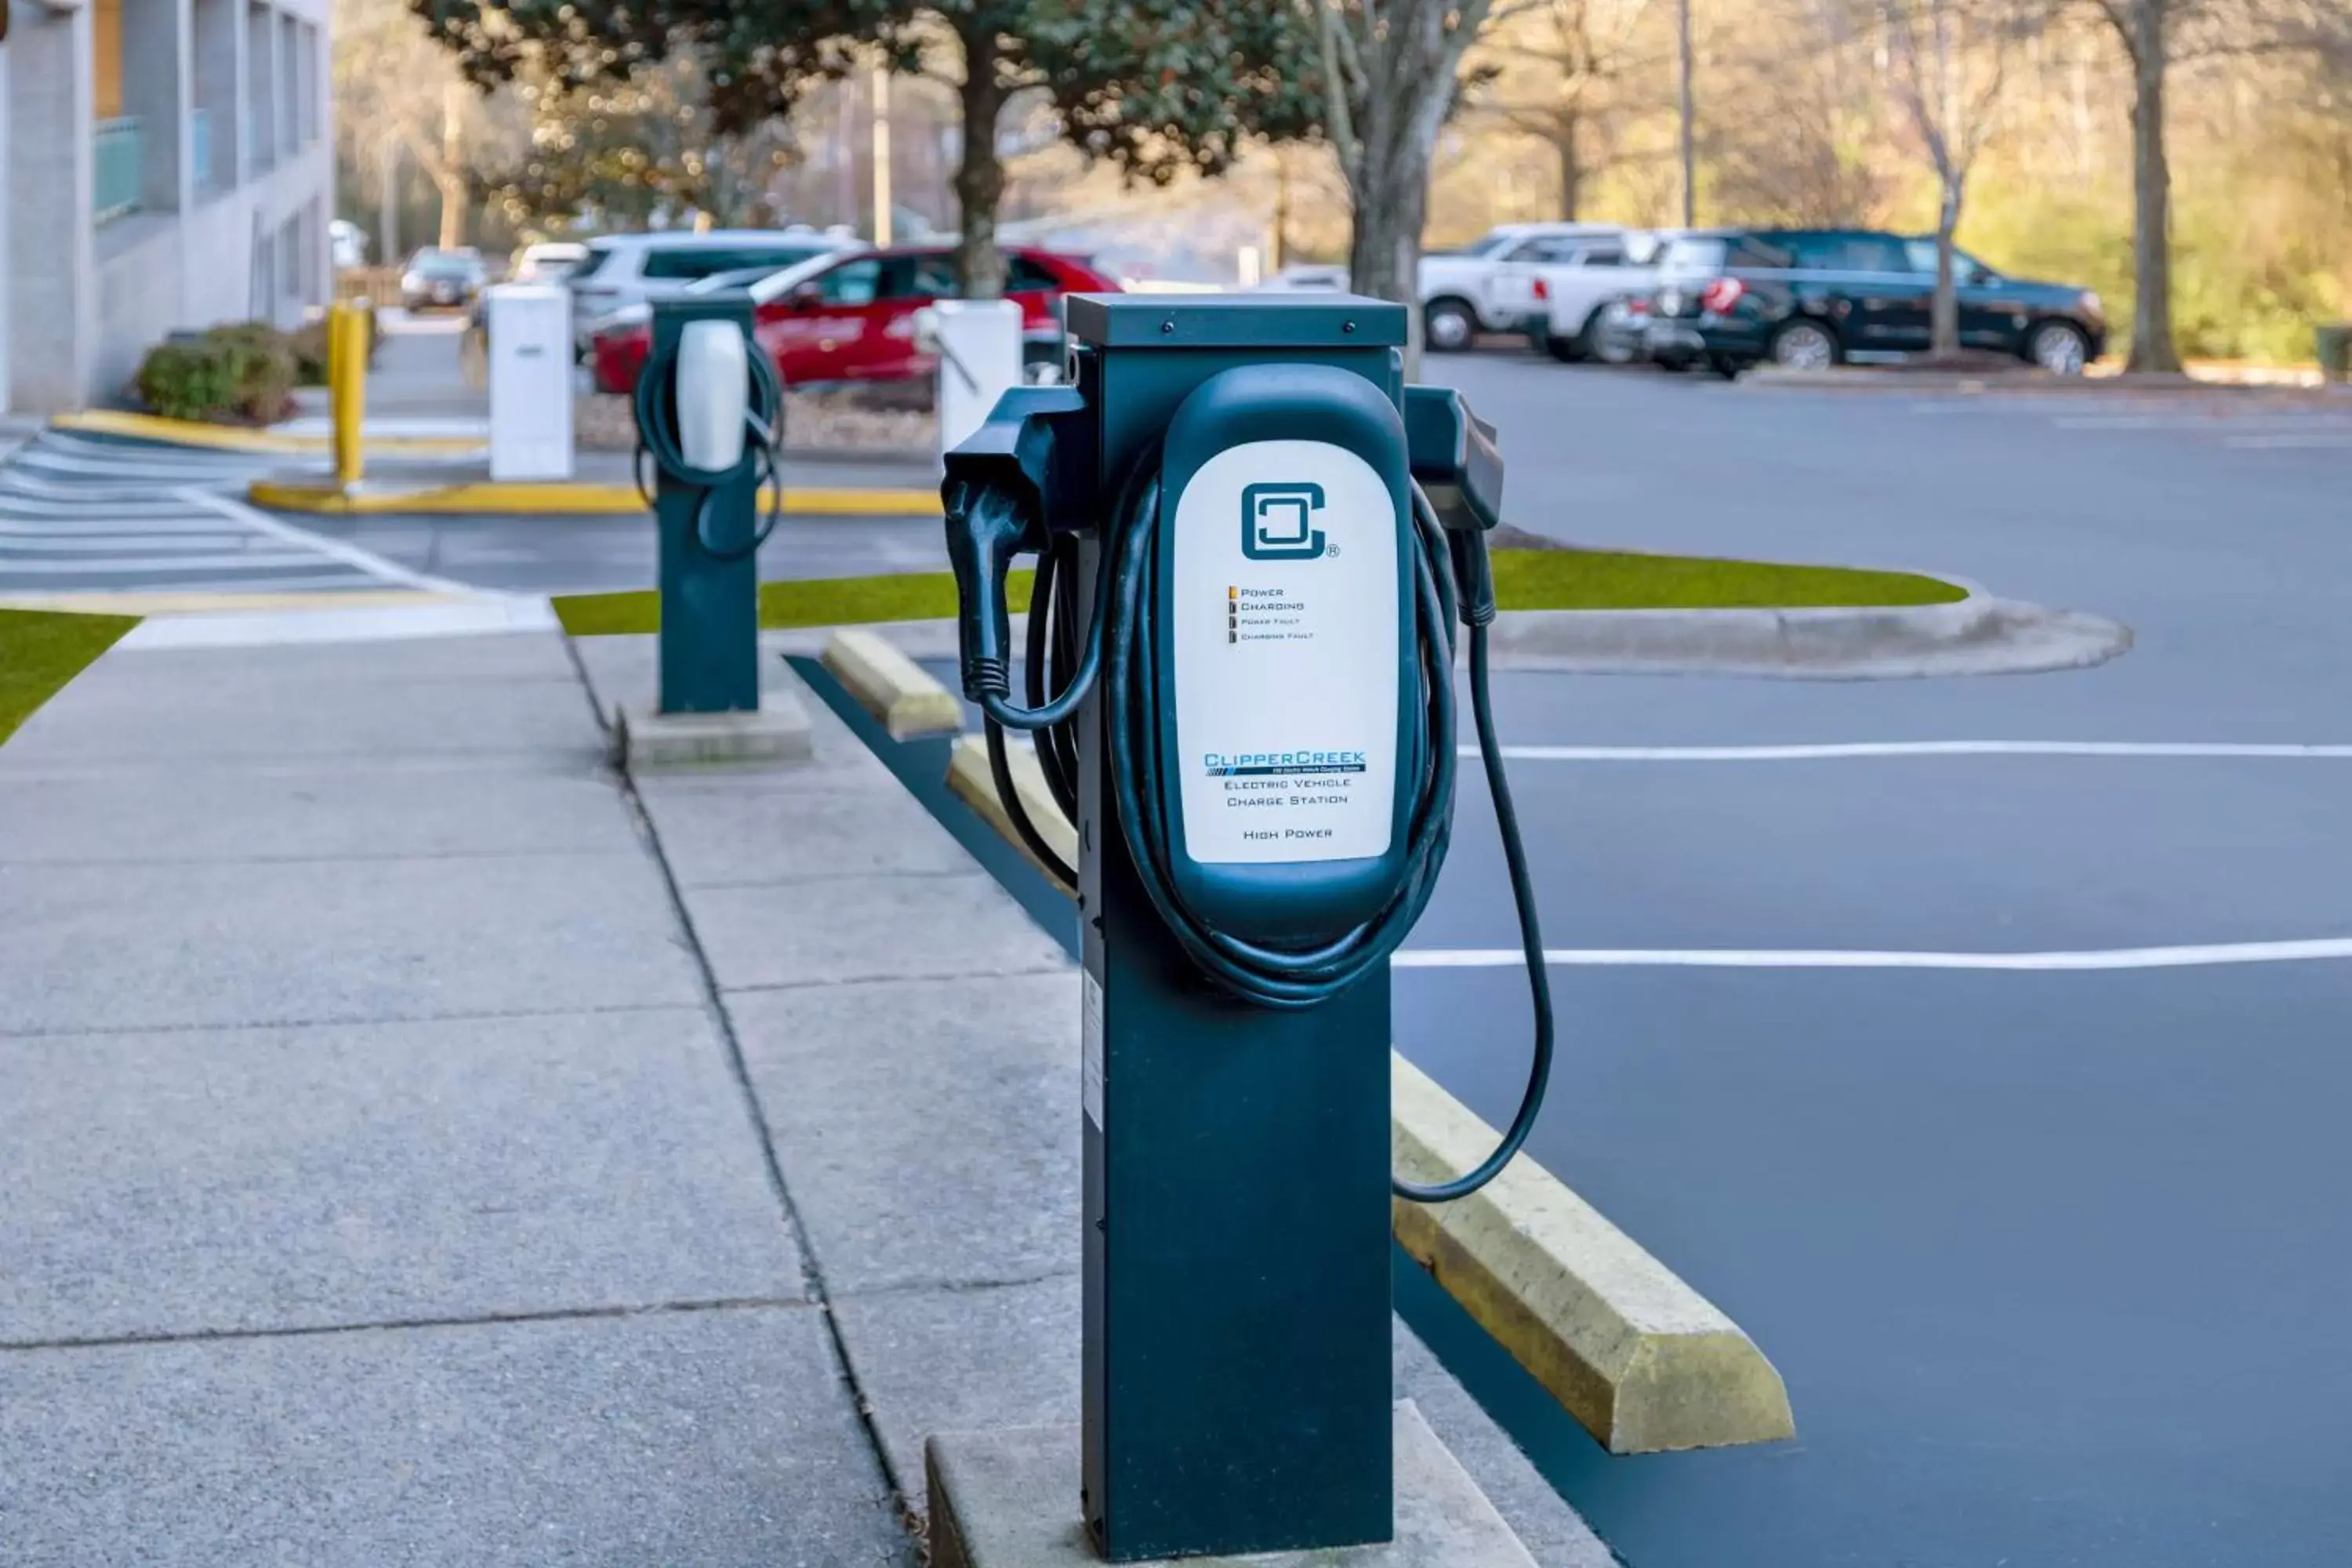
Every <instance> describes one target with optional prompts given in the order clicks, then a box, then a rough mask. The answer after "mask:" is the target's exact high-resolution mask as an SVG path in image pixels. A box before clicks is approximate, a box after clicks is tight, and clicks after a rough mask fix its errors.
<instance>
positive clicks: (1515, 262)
mask: <svg viewBox="0 0 2352 1568" xmlns="http://www.w3.org/2000/svg"><path fill="white" fill-rule="evenodd" d="M1624 232H1625V231H1624V230H1623V229H1622V228H1620V227H1619V226H1616V225H1615V224H1599V223H1507V224H1504V225H1503V226H1500V227H1499V228H1494V229H1490V230H1488V231H1487V232H1486V234H1485V235H1483V236H1482V237H1479V238H1478V239H1476V240H1474V241H1472V242H1471V243H1470V244H1469V245H1466V246H1465V247H1462V248H1461V249H1460V250H1441V251H1434V252H1432V253H1430V254H1429V255H1426V256H1423V258H1421V321H1422V337H1423V342H1425V343H1427V344H1428V346H1429V347H1431V348H1433V349H1435V350H1437V351H1438V352H1439V353H1454V352H1455V351H1457V350H1461V349H1466V348H1468V347H1470V346H1471V345H1472V344H1473V343H1475V342H1477V338H1478V334H1479V333H1480V332H1519V331H1527V330H1528V325H1529V323H1530V321H1531V320H1532V319H1533V318H1534V317H1536V316H1538V315H1540V314H1542V312H1541V310H1539V309H1538V306H1537V304H1536V299H1535V292H1534V289H1533V280H1534V278H1535V276H1536V268H1538V267H1540V266H1543V265H1545V264H1546V263H1549V262H1552V261H1555V260H1557V259H1559V258H1563V257H1570V256H1576V255H1580V254H1582V252H1583V251H1584V250H1585V249H1586V248H1587V247H1591V246H1595V245H1601V246H1607V245H1612V244H1622V237H1623V235H1624Z"/></svg>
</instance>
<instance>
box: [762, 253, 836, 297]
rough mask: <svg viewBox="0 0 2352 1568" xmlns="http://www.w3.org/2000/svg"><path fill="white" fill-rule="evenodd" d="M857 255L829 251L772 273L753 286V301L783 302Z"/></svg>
mask: <svg viewBox="0 0 2352 1568" xmlns="http://www.w3.org/2000/svg"><path fill="white" fill-rule="evenodd" d="M852 255H856V252H855V251H841V250H828V251H825V252H824V254H822V255H819V256H812V257H810V258H808V259H807V260H806V261H796V262H794V263H793V265H791V266H790V267H787V268H784V269H783V270H782V271H781V272H771V273H769V274H768V275H767V276H766V277H765V278H762V279H760V280H759V281H758V282H757V283H754V284H752V285H751V299H752V301H753V303H755V304H761V305H764V304H767V303H768V302H769V301H770V300H781V299H782V298H783V297H784V296H785V295H787V294H789V293H791V292H792V291H793V289H797V288H799V287H800V286H801V285H802V284H803V283H805V282H807V281H808V280H809V279H812V278H814V277H815V276H816V275H817V274H818V273H820V272H823V271H824V269H825V268H828V267H830V266H832V265H833V264H834V263H835V262H836V261H838V260H840V259H841V258H843V257H844V256H852Z"/></svg>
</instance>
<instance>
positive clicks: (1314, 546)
mask: <svg viewBox="0 0 2352 1568" xmlns="http://www.w3.org/2000/svg"><path fill="white" fill-rule="evenodd" d="M1321 510H1323V487H1322V486H1321V485H1318V484H1308V483H1306V482H1303V481H1302V482H1298V483H1293V484H1272V483H1269V484H1256V485H1244V486H1243V487H1242V553H1243V554H1244V555H1246V556H1247V557H1249V558H1250V559H1251V560H1252V561H1305V560H1308V559H1310V558H1312V557H1314V556H1317V555H1320V554H1322V553H1323V551H1324V543H1323V531H1322V530H1321V529H1319V528H1318V527H1316V526H1315V514H1316V513H1317V512H1318V511H1321Z"/></svg>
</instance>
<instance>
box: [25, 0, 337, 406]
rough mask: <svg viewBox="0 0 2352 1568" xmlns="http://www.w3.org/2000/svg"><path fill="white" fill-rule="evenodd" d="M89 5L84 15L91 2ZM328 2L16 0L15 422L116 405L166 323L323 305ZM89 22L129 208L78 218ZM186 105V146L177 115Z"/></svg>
mask: <svg viewBox="0 0 2352 1568" xmlns="http://www.w3.org/2000/svg"><path fill="white" fill-rule="evenodd" d="M101 7H103V9H102V10H101ZM327 9H328V0H272V3H257V0H99V4H98V5H88V6H84V7H82V8H81V9H80V10H79V11H76V12H72V13H68V14H58V13H52V12H49V11H47V9H46V8H45V7H41V6H37V5H35V6H25V5H19V6H17V7H16V16H15V26H14V27H13V28H12V30H11V37H10V41H9V42H8V43H6V44H5V45H0V177H5V181H6V190H5V197H6V199H5V201H0V298H5V305H6V308H5V310H0V385H5V388H6V392H7V405H8V407H9V408H10V409H11V410H13V411H17V412H46V411H51V410H56V409H60V408H68V407H76V406H80V405H85V404H89V403H109V402H116V401H120V400H121V398H122V397H123V396H124V395H125V394H126V390H127V388H128V386H129V383H130V378H131V374H132V373H133V372H134V371H135V369H136V368H137V365H138V363H139V360H140V358H141V356H142V355H143V354H144V353H146V351H147V350H148V349H149V348H150V347H152V345H153V344H155V343H157V342H161V341H163V339H164V338H165V337H166V336H168V335H169V334H170V333H172V332H173V331H184V330H194V329H201V328H204V327H207V326H211V325H214V324H215V323H218V322H222V321H246V320H250V319H254V318H260V319H263V320H268V321H275V322H277V323H278V324H279V325H281V326H294V325H297V324H299V322H300V321H302V320H303V319H304V317H305V316H306V315H307V314H308V313H309V312H310V310H313V309H315V308H316V307H318V306H320V305H322V304H323V303H324V302H325V301H326V300H327V299H328V297H329V292H330V286H331V271H330V267H329V259H328V244H327V236H326V218H327V216H328V215H329V214H331V210H332V205H333V199H332V193H333V182H334V163H333V142H332V135H331V118H330V117H331V105H330V104H329V102H328V100H327V96H326V93H327V82H328V80H329V79H330V73H329V71H328V69H327V65H326V60H325V58H324V51H325V49H326V47H327V37H328V32H327ZM101 15H105V16H112V17H113V18H115V19H116V22H117V23H119V25H120V26H121V29H122V35H123V36H124V37H126V38H136V39H138V40H140V42H139V47H136V48H131V49H128V50H126V51H125V53H124V55H123V58H122V66H123V68H122V70H121V77H120V90H121V96H122V103H121V112H122V113H123V114H125V115H129V116H132V117H135V118H137V119H138V120H139V121H140V124H141V129H142V139H143V147H142V159H141V163H142V176H143V177H142V181H141V192H140V199H141V204H142V205H141V210H139V211H137V212H134V213H131V214H129V215H128V216H122V217H120V218H117V219H115V220H113V221H112V222H110V223H106V224H103V225H98V224H94V223H93V222H92V221H91V178H92V167H91V132H92V127H93V124H94V121H95V120H96V119H97V118H99V116H97V114H96V109H97V90H98V85H99V84H98V60H99V52H98V48H97V46H98V44H99V42H100V39H99V37H98V34H99V29H100V25H101V24H100V16H101ZM199 109H201V110H204V112H205V121H206V133H205V134H202V135H200V134H199V133H198V132H197V128H196V124H195V121H194V119H193V118H192V115H193V113H194V111H195V110H199Z"/></svg>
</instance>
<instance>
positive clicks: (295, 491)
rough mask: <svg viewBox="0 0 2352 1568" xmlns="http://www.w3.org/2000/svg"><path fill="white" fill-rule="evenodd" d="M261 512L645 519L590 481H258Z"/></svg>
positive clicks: (866, 513)
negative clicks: (376, 484) (349, 485)
mask: <svg viewBox="0 0 2352 1568" xmlns="http://www.w3.org/2000/svg"><path fill="white" fill-rule="evenodd" d="M246 493H247V499H248V500H251V501H252V502H253V504H254V505H256V506H266V507H268V508H271V509H272V510H278V511H307V512H332V513H337V514H341V515H355V514H374V513H386V512H409V513H430V514H436V515H438V514H442V513H450V512H471V513H475V514H477V515H480V514H485V513H487V514H489V515H492V516H500V517H616V516H635V517H642V516H644V515H645V511H646V503H645V500H644V498H643V497H641V496H639V495H638V494H637V489H636V487H635V485H602V484H591V483H587V482H585V481H578V482H553V481H551V482H546V483H527V482H524V481H520V480H516V481H512V482H509V483H506V484H499V483H494V482H489V481H484V482H482V483H479V484H454V485H424V486H418V487H416V488H414V489H394V488H390V487H384V488H369V487H362V488H361V489H354V490H352V491H349V492H345V491H343V490H341V489H336V488H335V487H334V486H333V485H331V484H325V483H318V482H310V481H303V480H292V481H289V480H283V479H257V480H255V481H254V483H253V484H252V486H251V487H250V488H249V489H247V492H246ZM784 511H785V512H786V514H787V515H790V516H793V517H937V516H938V515H939V514H940V497H939V492H938V491H937V490H915V489H788V490H786V491H785V492H784Z"/></svg>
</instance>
